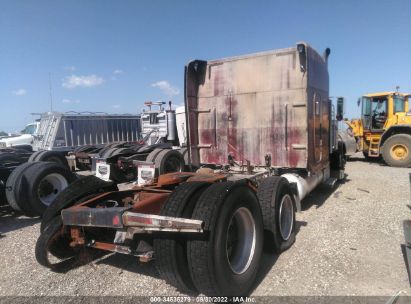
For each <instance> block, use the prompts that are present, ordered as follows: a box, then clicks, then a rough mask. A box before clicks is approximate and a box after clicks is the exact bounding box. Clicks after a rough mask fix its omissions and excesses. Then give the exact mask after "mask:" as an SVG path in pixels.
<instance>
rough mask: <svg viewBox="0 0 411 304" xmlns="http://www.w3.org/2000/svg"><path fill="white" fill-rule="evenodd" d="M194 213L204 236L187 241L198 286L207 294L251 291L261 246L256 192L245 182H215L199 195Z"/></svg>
mask: <svg viewBox="0 0 411 304" xmlns="http://www.w3.org/2000/svg"><path fill="white" fill-rule="evenodd" d="M192 218H193V219H198V220H202V221H203V222H204V235H203V238H202V239H193V240H189V241H188V244H187V249H188V250H187V253H188V265H189V270H190V274H191V277H192V279H193V282H194V285H195V287H196V288H197V290H198V291H199V292H201V293H203V294H204V295H206V296H247V295H249V293H250V292H251V289H252V287H253V286H254V283H255V279H256V276H257V271H258V266H259V264H260V258H261V254H262V247H263V224H262V215H261V210H260V206H259V204H258V199H257V196H256V195H255V193H254V192H253V191H252V190H251V189H250V188H249V187H248V186H246V185H245V184H244V183H233V182H222V183H216V184H213V185H211V186H210V187H209V188H208V189H207V191H205V192H203V194H202V195H201V196H200V198H199V200H198V201H197V204H196V206H195V208H194V212H193V216H192Z"/></svg>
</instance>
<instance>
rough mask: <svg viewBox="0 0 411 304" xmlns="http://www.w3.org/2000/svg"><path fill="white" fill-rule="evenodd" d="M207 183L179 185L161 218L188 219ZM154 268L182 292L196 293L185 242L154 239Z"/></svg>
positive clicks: (175, 239)
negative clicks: (193, 291)
mask: <svg viewBox="0 0 411 304" xmlns="http://www.w3.org/2000/svg"><path fill="white" fill-rule="evenodd" d="M209 185H210V184H209V183H204V182H192V183H190V182H188V183H184V184H181V185H180V186H179V187H178V188H176V189H175V190H174V191H173V192H172V193H171V195H170V196H169V197H168V199H167V201H166V202H165V204H164V206H163V208H162V209H161V211H160V215H163V216H171V217H182V218H191V215H192V213H193V210H194V207H195V204H196V202H197V200H198V198H199V197H200V195H201V194H202V193H203V192H204V191H205V190H206V189H207V187H208V186H209ZM154 252H155V255H156V259H155V262H156V267H157V270H158V272H159V273H160V276H161V277H162V278H163V279H164V280H165V281H166V282H167V283H168V284H170V285H172V286H174V287H176V288H177V289H178V290H180V291H183V292H190V291H192V290H195V286H194V283H193V281H192V279H191V276H190V272H189V270H188V261H187V240H186V239H184V238H181V237H178V236H176V235H170V237H169V238H168V237H165V238H158V239H155V240H154Z"/></svg>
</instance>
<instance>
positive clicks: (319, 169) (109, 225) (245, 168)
mask: <svg viewBox="0 0 411 304" xmlns="http://www.w3.org/2000/svg"><path fill="white" fill-rule="evenodd" d="M329 54H330V50H329V49H326V51H325V52H324V55H323V56H321V55H319V54H318V53H317V52H316V51H315V50H314V49H313V48H312V47H310V46H309V45H308V44H307V43H298V44H297V45H296V46H294V47H290V48H286V49H280V50H273V51H267V52H261V53H256V54H250V55H244V56H238V57H232V58H225V59H219V60H211V61H205V60H194V61H191V62H189V63H188V64H187V65H186V67H185V75H184V79H185V115H186V118H187V119H186V121H187V137H186V138H187V149H188V159H189V167H190V168H191V170H189V171H188V172H176V173H168V174H163V175H160V176H159V177H158V178H155V179H154V180H146V181H143V182H141V183H140V184H139V185H135V184H131V183H130V184H123V185H121V187H120V185H118V188H121V190H118V191H115V190H113V189H112V185H110V184H102V183H101V182H100V181H99V182H97V180H96V179H95V177H86V178H83V179H80V180H78V181H75V182H74V183H73V184H71V185H70V186H69V187H68V188H66V190H64V191H63V192H62V193H61V194H60V195H59V196H58V197H57V198H56V201H55V203H54V204H53V205H52V206H50V207H49V208H48V209H47V210H46V212H45V213H44V215H43V219H42V223H41V234H40V236H39V238H38V240H37V243H36V249H35V254H36V259H37V261H38V262H39V263H40V264H41V265H43V266H45V267H49V268H50V269H51V270H54V271H58V270H59V268H60V267H61V265H62V263H64V267H68V265H69V264H71V265H72V267H74V265H75V264H76V262H75V261H76V259H77V258H79V256H81V254H84V252H85V248H94V249H100V250H103V251H106V252H117V253H121V254H129V255H133V256H135V257H136V258H137V259H139V260H140V261H141V262H148V261H150V260H152V259H154V263H155V265H156V267H157V269H158V271H159V273H160V275H161V277H162V278H163V279H164V280H165V281H166V282H167V283H169V284H171V285H173V286H175V287H176V288H177V289H179V290H180V291H185V292H188V291H197V292H198V293H202V294H204V295H207V296H216V297H217V296H218V297H224V298H223V299H222V300H223V301H225V300H227V301H230V300H232V298H230V297H231V296H239V295H241V296H246V295H248V294H249V293H250V292H251V290H252V288H253V286H254V284H255V280H256V276H257V272H258V270H259V266H260V261H261V255H262V250H263V245H264V247H265V248H266V249H267V250H270V251H273V252H277V253H280V252H282V251H284V250H286V249H288V248H289V247H290V246H292V244H293V243H294V242H295V237H296V231H297V230H296V218H295V214H296V212H297V211H300V210H301V201H302V200H303V199H304V197H305V196H306V195H307V194H308V193H310V192H311V191H312V190H313V189H314V188H315V187H316V186H318V185H320V184H323V183H325V184H327V185H329V186H333V185H334V184H335V182H336V181H337V179H343V178H344V176H345V174H344V155H343V150H344V147H343V143H341V142H338V140H337V139H338V136H337V133H336V132H337V131H338V130H337V122H336V120H335V119H334V118H333V116H334V115H333V114H332V113H333V112H334V110H333V107H332V105H331V103H330V101H329V82H328V81H329V80H328V68H327V58H328V55H329ZM56 258H59V259H57V260H56ZM66 269H67V268H66ZM211 301H218V299H217V298H216V299H215V300H211Z"/></svg>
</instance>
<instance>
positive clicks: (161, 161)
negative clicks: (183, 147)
mask: <svg viewBox="0 0 411 304" xmlns="http://www.w3.org/2000/svg"><path fill="white" fill-rule="evenodd" d="M154 163H155V167H156V171H158V174H159V175H161V174H165V173H171V172H182V171H184V165H185V163H184V158H183V155H182V154H181V153H180V152H178V151H177V150H171V149H164V150H163V151H161V152H160V153H159V154H158V155H157V156H156V158H155V161H154Z"/></svg>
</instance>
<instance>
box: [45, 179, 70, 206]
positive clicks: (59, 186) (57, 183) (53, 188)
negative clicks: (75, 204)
mask: <svg viewBox="0 0 411 304" xmlns="http://www.w3.org/2000/svg"><path fill="white" fill-rule="evenodd" d="M67 186H68V182H67V180H66V178H65V177H64V176H62V175H60V174H57V173H52V174H49V175H47V176H45V177H44V178H43V179H42V180H41V181H40V183H39V188H38V190H37V193H38V196H39V198H40V201H41V202H42V203H43V204H44V205H46V206H49V205H50V204H51V203H52V202H53V201H54V199H55V198H56V196H57V195H58V194H59V193H60V192H61V191H62V190H64V189H65V188H66V187H67Z"/></svg>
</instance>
